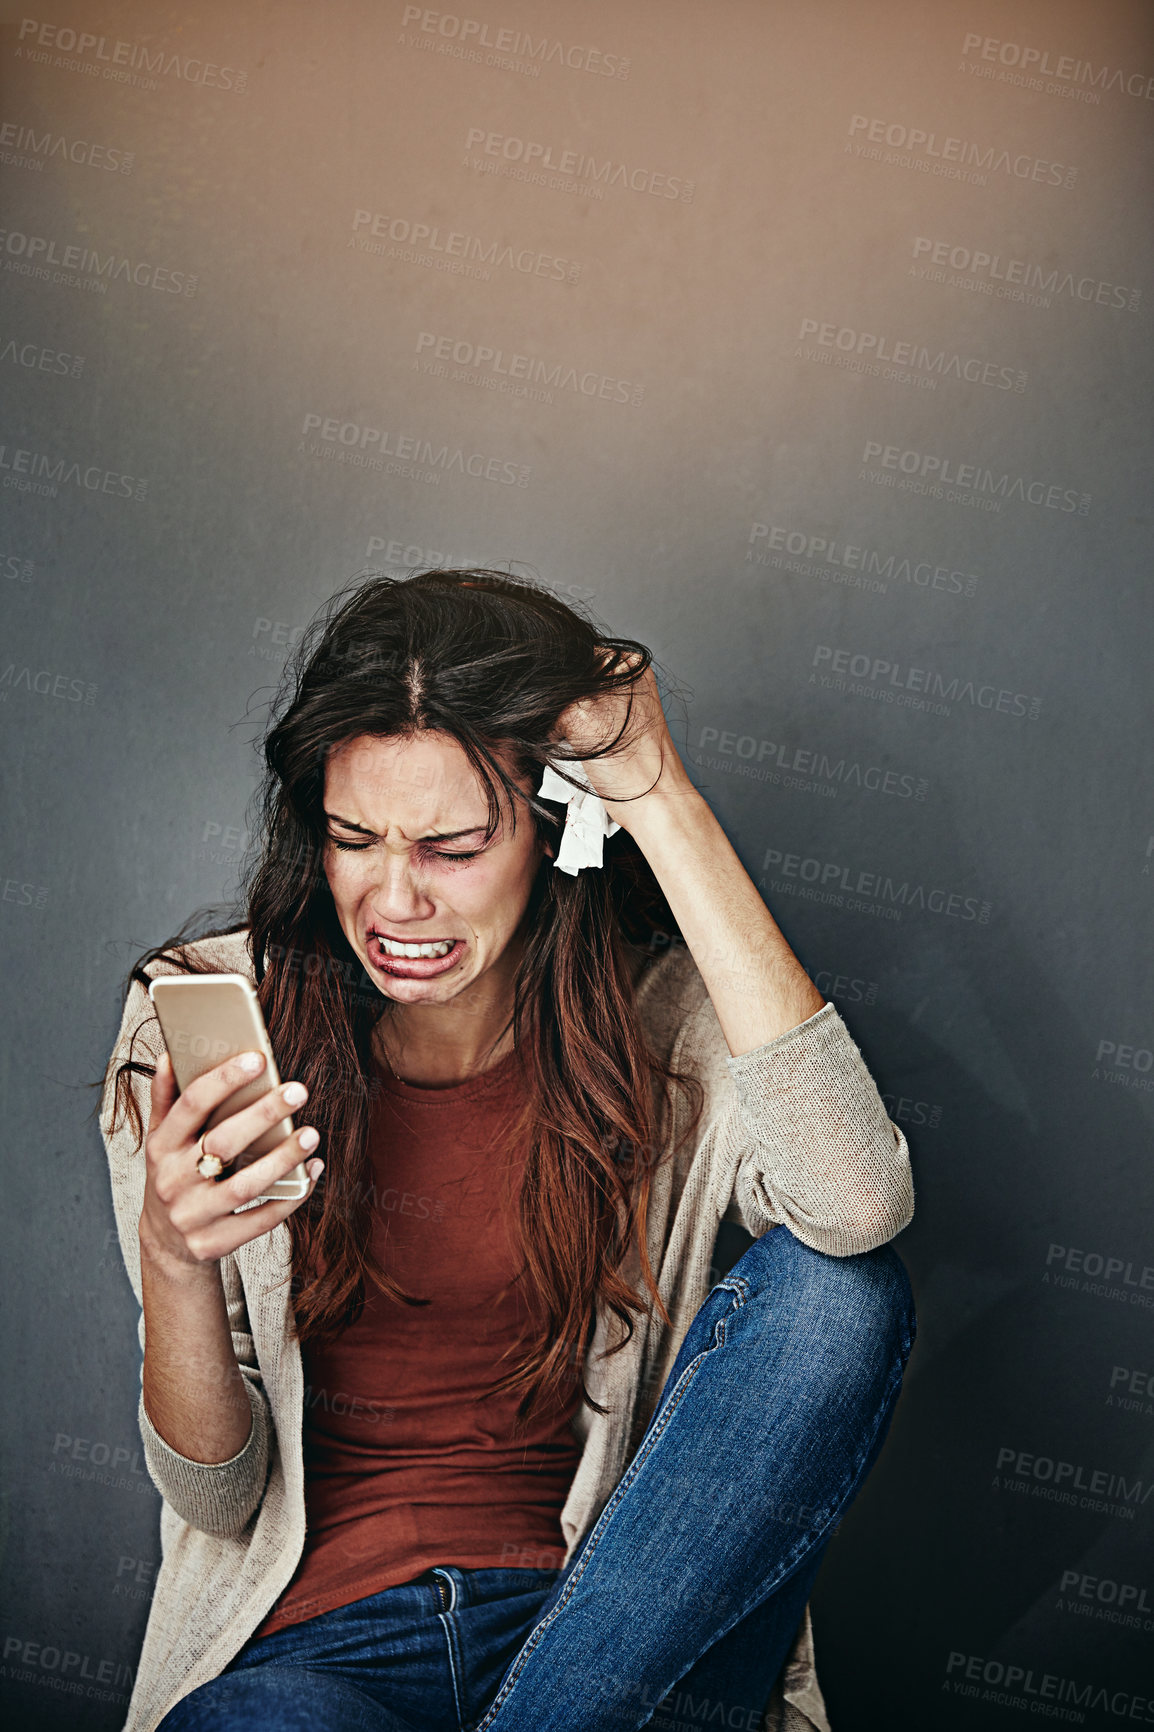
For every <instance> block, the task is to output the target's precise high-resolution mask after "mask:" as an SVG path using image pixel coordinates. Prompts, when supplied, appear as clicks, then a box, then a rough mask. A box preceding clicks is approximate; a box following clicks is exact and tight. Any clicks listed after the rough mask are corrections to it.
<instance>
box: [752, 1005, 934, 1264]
mask: <svg viewBox="0 0 1154 1732" xmlns="http://www.w3.org/2000/svg"><path fill="white" fill-rule="evenodd" d="M726 1065H727V1068H728V1070H729V1074H730V1076H731V1077H732V1078H733V1083H734V1087H735V1089H736V1091H737V1094H738V1098H739V1100H740V1102H741V1106H742V1111H743V1115H744V1118H745V1121H746V1124H747V1126H748V1127H749V1129H750V1130H751V1132H752V1134H753V1142H752V1147H751V1148H750V1149H749V1150H748V1152H746V1154H745V1155H744V1157H743V1159H742V1161H741V1163H740V1168H739V1171H738V1174H737V1181H736V1195H737V1198H738V1201H739V1203H740V1205H741V1208H742V1210H743V1212H744V1213H745V1214H746V1215H747V1216H750V1217H752V1218H753V1219H754V1220H755V1221H757V1222H758V1223H760V1222H764V1226H762V1228H761V1230H762V1231H765V1230H767V1229H768V1228H769V1227H770V1226H772V1225H774V1224H775V1223H777V1222H780V1221H782V1220H784V1221H785V1222H786V1224H787V1225H788V1226H789V1227H790V1228H791V1229H792V1230H793V1231H795V1232H797V1233H798V1235H799V1237H801V1238H803V1239H804V1240H805V1241H806V1242H807V1243H810V1244H812V1245H813V1246H814V1247H815V1248H816V1249H820V1250H827V1251H831V1252H833V1253H834V1254H835V1255H838V1254H841V1255H846V1254H852V1253H853V1252H855V1251H860V1250H865V1249H869V1248H871V1247H872V1246H874V1245H878V1244H883V1243H885V1241H886V1240H888V1239H891V1238H892V1237H893V1236H894V1235H895V1234H896V1233H899V1232H901V1230H902V1229H903V1228H904V1227H905V1226H907V1225H908V1224H909V1222H910V1220H911V1219H912V1216H913V1185H912V1180H911V1174H910V1163H909V1149H908V1147H907V1145H906V1140H905V1137H904V1136H903V1135H902V1133H901V1131H900V1130H899V1129H898V1127H897V1126H896V1125H894V1124H893V1123H892V1122H891V1120H890V1118H889V1116H888V1115H887V1113H886V1110H885V1105H884V1103H883V1101H882V1098H881V1096H880V1094H879V1093H878V1089H877V1084H876V1083H875V1082H874V1079H873V1077H872V1076H871V1075H870V1072H869V1070H868V1069H867V1067H866V1064H865V1060H864V1059H863V1058H862V1055H861V1053H860V1051H859V1050H858V1047H857V1045H856V1043H855V1041H854V1039H853V1036H852V1035H851V1034H850V1032H849V1029H848V1028H847V1027H846V1025H845V1023H844V1021H843V1020H842V1018H841V1016H840V1015H839V1013H838V1011H837V1009H836V1008H835V1007H834V1006H833V1005H832V1004H828V1003H827V1004H825V1005H823V1006H822V1008H821V1009H820V1010H819V1011H816V1012H815V1013H814V1015H813V1016H811V1017H808V1018H807V1019H806V1020H805V1021H804V1022H801V1023H798V1024H797V1025H796V1026H795V1027H794V1028H791V1029H787V1031H786V1032H785V1034H783V1035H779V1036H778V1037H777V1038H776V1039H775V1040H772V1041H768V1042H767V1043H766V1044H765V1045H764V1046H760V1047H756V1048H755V1049H754V1050H753V1051H752V1052H747V1053H741V1054H739V1055H738V1056H737V1057H734V1056H733V1055H732V1054H730V1055H729V1056H728V1058H727V1059H726Z"/></svg>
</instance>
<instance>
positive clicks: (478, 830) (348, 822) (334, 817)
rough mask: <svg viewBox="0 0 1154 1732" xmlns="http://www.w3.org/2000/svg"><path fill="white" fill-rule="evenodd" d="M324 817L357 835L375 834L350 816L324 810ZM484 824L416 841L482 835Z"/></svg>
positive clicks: (443, 831)
mask: <svg viewBox="0 0 1154 1732" xmlns="http://www.w3.org/2000/svg"><path fill="white" fill-rule="evenodd" d="M325 817H326V818H328V819H329V821H330V822H331V823H333V824H340V825H342V826H343V828H344V829H346V830H355V831H356V832H357V834H358V836H375V835H376V831H375V830H368V829H366V828H365V826H364V825H363V824H354V823H353V821H352V819H351V818H342V817H340V816H339V815H338V814H337V813H336V812H328V811H326V813H325ZM485 830H486V826H485V825H484V824H473V825H472V826H471V827H470V828H469V829H468V830H434V831H433V833H432V834H431V835H429V836H418V837H417V838H416V840H417V841H418V842H455V841H457V840H458V838H459V837H461V836H483V835H484V834H485Z"/></svg>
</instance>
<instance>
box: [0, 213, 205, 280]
mask: <svg viewBox="0 0 1154 1732" xmlns="http://www.w3.org/2000/svg"><path fill="white" fill-rule="evenodd" d="M0 249H2V250H3V251H4V252H5V253H6V254H7V255H8V256H7V257H6V258H5V260H4V269H5V270H6V271H15V272H16V273H17V274H18V275H20V276H26V277H27V276H31V277H40V278H43V279H46V280H47V281H49V282H53V281H56V280H57V279H58V278H63V279H69V278H72V277H73V276H75V277H76V280H78V281H86V282H89V283H90V284H91V286H92V287H93V288H94V289H96V290H98V292H100V293H102V294H103V293H104V292H106V290H107V287H108V284H109V283H116V282H123V283H135V284H136V286H137V288H141V289H157V290H159V291H160V292H161V293H162V294H169V295H189V296H191V295H195V293H196V284H197V279H196V277H194V276H190V275H189V274H188V272H187V271H173V270H169V269H168V267H167V266H165V265H154V264H150V263H149V262H148V261H147V260H146V259H130V258H126V257H125V256H124V255H123V254H122V253H99V252H97V251H96V249H95V247H80V246H66V245H58V244H57V242H56V241H54V240H52V239H50V238H49V237H48V236H46V235H26V234H22V233H21V232H20V231H19V230H17V229H0ZM50 266H56V267H58V269H57V270H55V271H53V270H51V269H49V267H50Z"/></svg>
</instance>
